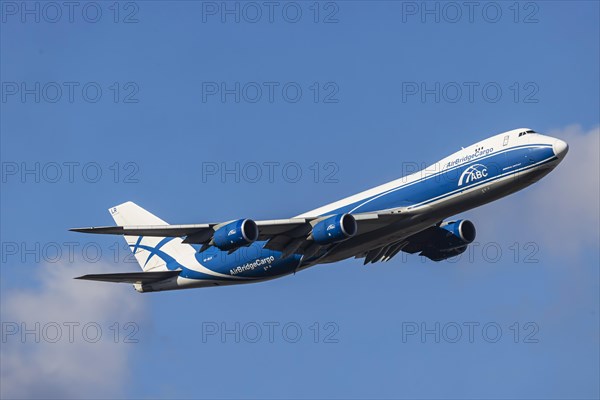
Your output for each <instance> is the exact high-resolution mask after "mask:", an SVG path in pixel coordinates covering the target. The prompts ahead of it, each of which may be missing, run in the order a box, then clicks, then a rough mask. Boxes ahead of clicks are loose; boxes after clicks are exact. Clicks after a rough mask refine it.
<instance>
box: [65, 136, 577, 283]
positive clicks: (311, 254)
mask: <svg viewBox="0 0 600 400" xmlns="http://www.w3.org/2000/svg"><path fill="white" fill-rule="evenodd" d="M568 149H569V147H568V145H567V143H565V142H564V141H562V140H560V139H557V138H553V137H550V136H546V135H542V134H540V133H537V132H535V131H533V130H531V129H528V128H523V129H514V130H511V131H508V132H504V133H500V134H498V135H495V136H492V137H490V138H488V139H485V140H482V141H480V142H477V143H475V144H473V145H471V146H469V147H466V148H462V149H461V150H460V151H458V152H456V153H454V154H452V155H450V156H448V157H446V158H444V159H442V160H441V161H439V162H437V163H435V164H433V165H432V166H429V167H427V168H425V169H423V170H422V171H419V172H416V173H413V174H410V175H408V176H405V177H403V178H400V179H397V180H394V181H392V182H389V183H386V184H383V185H380V186H377V187H375V188H372V189H369V190H366V191H363V192H360V193H358V194H355V195H353V196H350V197H346V198H344V199H342V200H339V201H336V202H334V203H331V204H327V205H325V206H322V207H319V208H317V209H314V210H312V211H308V212H305V213H303V214H300V215H297V216H295V217H293V218H289V219H276V220H265V221H254V220H252V219H249V218H242V219H238V220H233V221H226V222H220V223H200V224H189V225H169V224H167V223H166V222H165V221H163V220H162V219H160V218H158V217H157V216H155V215H153V214H151V213H150V212H148V211H146V210H145V209H143V208H142V207H140V206H138V205H136V204H134V203H132V202H130V201H129V202H126V203H123V204H120V205H118V206H115V207H111V208H110V209H109V212H110V214H111V216H112V218H113V219H114V221H115V222H116V223H117V226H104V227H91V228H74V229H71V231H75V232H84V233H96V234H116V235H123V236H124V238H125V240H126V241H127V244H128V245H129V247H130V249H131V251H132V252H133V254H134V256H135V258H136V260H137V261H138V263H139V264H140V266H141V268H142V271H143V272H129V273H113V274H92V275H84V276H80V277H77V278H75V279H84V280H92V281H107V282H123V283H129V284H133V286H134V289H135V290H136V291H138V292H156V291H164V290H175V289H187V288H199V287H212V286H225V285H236V284H246V283H253V282H262V281H266V280H270V279H274V278H279V277H283V276H285V275H289V274H295V273H296V272H299V271H302V270H304V269H306V268H309V267H312V266H314V265H317V264H324V263H333V262H337V261H340V260H344V259H347V258H351V257H355V258H363V259H364V264H368V263H375V262H385V261H389V260H391V259H392V258H393V257H394V256H395V255H396V254H398V253H399V252H400V251H403V252H406V253H409V254H415V253H418V254H419V255H420V256H423V257H427V258H428V259H430V260H432V261H441V260H445V259H448V258H450V257H455V256H457V255H459V254H461V253H463V252H464V251H465V250H466V249H467V247H468V245H469V244H470V243H472V242H473V241H474V240H475V234H476V231H475V225H474V224H473V223H472V222H471V221H469V220H467V219H459V220H450V221H445V220H446V219H447V218H450V217H452V216H453V215H456V214H459V213H462V212H464V211H467V210H470V209H472V208H475V207H478V206H481V205H483V204H486V203H489V202H492V201H494V200H497V199H500V198H502V197H505V196H507V195H509V194H511V193H514V192H516V191H518V190H521V189H523V188H525V187H527V186H529V185H531V184H533V183H534V182H537V181H538V180H540V179H541V178H542V177H544V176H545V175H547V174H548V173H549V172H550V171H552V170H553V169H554V168H555V167H556V166H557V165H558V164H559V163H560V162H561V161H562V160H563V158H564V157H565V155H566V154H567V152H568Z"/></svg>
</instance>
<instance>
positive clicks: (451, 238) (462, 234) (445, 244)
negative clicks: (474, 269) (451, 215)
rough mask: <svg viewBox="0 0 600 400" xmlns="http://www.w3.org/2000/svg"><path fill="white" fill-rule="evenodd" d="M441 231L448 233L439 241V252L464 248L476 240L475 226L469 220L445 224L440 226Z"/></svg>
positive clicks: (437, 246)
mask: <svg viewBox="0 0 600 400" xmlns="http://www.w3.org/2000/svg"><path fill="white" fill-rule="evenodd" d="M440 228H441V229H444V230H446V231H448V234H446V235H444V238H441V239H438V243H436V244H435V247H436V248H438V249H439V250H451V249H456V248H458V247H463V246H465V245H467V244H469V243H471V242H473V240H475V235H476V230H475V225H473V223H472V222H471V221H469V220H468V219H459V220H458V221H450V222H445V223H443V224H442V225H440Z"/></svg>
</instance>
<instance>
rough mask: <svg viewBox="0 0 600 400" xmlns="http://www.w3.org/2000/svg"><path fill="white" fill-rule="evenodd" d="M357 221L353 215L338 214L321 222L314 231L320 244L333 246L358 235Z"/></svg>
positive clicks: (314, 235) (315, 239)
mask: <svg viewBox="0 0 600 400" xmlns="http://www.w3.org/2000/svg"><path fill="white" fill-rule="evenodd" d="M356 230H357V226H356V220H355V219H354V217H353V216H352V215H351V214H338V215H333V216H331V217H329V218H326V219H324V220H322V221H319V222H318V223H317V224H316V225H315V226H314V227H313V230H312V238H313V240H314V241H315V242H316V243H318V244H331V243H336V242H341V241H343V240H346V239H349V238H351V237H352V236H354V235H355V234H356Z"/></svg>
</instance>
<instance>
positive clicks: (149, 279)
mask: <svg viewBox="0 0 600 400" xmlns="http://www.w3.org/2000/svg"><path fill="white" fill-rule="evenodd" d="M179 272H180V271H160V272H125V273H118V274H92V275H83V276H78V277H77V278H75V279H85V280H88V281H103V282H119V283H142V284H144V283H153V282H158V281H162V280H164V279H168V278H171V277H173V276H177V275H179Z"/></svg>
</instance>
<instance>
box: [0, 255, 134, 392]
mask: <svg viewBox="0 0 600 400" xmlns="http://www.w3.org/2000/svg"><path fill="white" fill-rule="evenodd" d="M82 264H83V265H85V264H84V263H82ZM112 270H113V271H114V266H113V268H112ZM108 271H110V268H107V266H101V265H99V264H93V265H90V266H87V267H85V266H84V267H79V266H78V267H77V268H73V267H69V266H65V265H58V264H54V265H46V266H41V267H40V268H39V271H38V274H37V278H39V280H40V286H39V288H36V289H27V290H18V291H17V290H5V291H4V292H3V293H2V308H1V310H2V323H3V327H2V328H3V329H2V330H3V334H4V336H3V337H2V343H1V349H0V358H1V360H2V361H1V366H0V367H1V368H0V369H1V371H0V382H1V385H0V395H1V396H0V397H2V398H86V397H93V398H107V397H113V396H122V395H123V394H122V391H123V389H124V387H125V385H126V383H127V379H128V376H129V365H128V364H129V363H128V361H129V358H130V356H131V353H132V351H133V350H135V347H136V346H139V344H136V343H123V341H124V334H126V333H128V332H132V330H131V329H129V330H128V331H125V330H124V324H125V323H127V322H129V321H132V322H134V323H135V324H137V326H141V325H142V321H143V320H144V319H145V313H144V307H143V303H144V299H142V297H143V295H140V294H139V293H137V292H135V291H134V290H133V288H131V287H127V286H126V285H121V284H111V283H102V282H88V281H77V280H73V277H74V276H77V275H80V274H85V273H102V272H108ZM36 322H39V323H40V329H39V336H40V343H35V336H34V335H33V334H30V335H27V336H26V337H25V338H24V339H25V340H23V338H22V335H21V333H22V332H21V324H22V323H24V324H26V325H25V326H26V327H27V329H33V330H35V323H36ZM70 322H77V323H79V324H80V325H79V326H75V327H73V336H72V337H73V342H72V343H70V342H69V327H68V325H65V323H67V324H68V323H70ZM115 322H117V323H119V329H118V331H119V332H120V335H119V337H118V339H117V343H115V337H114V330H111V326H112V325H113V324H114V323H115ZM15 323H16V324H17V325H16V326H18V329H19V332H18V333H17V334H15V335H7V333H8V332H9V329H12V328H15V325H14V324H15ZM52 323H56V324H58V325H59V326H60V327H61V333H62V336H61V337H60V339H59V340H58V341H56V342H55V343H52V342H50V341H48V340H44V339H45V338H48V339H50V340H56V339H55V337H56V332H57V330H56V328H55V327H54V325H51V324H52ZM86 323H95V324H98V325H97V326H100V328H101V329H102V335H101V338H100V340H98V341H97V342H96V343H92V342H91V341H88V340H86V337H84V334H83V332H82V330H83V329H82V328H83V326H84V325H85V324H86ZM9 325H10V326H9ZM95 326H96V325H93V326H91V325H90V328H89V330H88V331H87V333H88V335H87V339H92V340H93V339H94V336H95V335H96V332H97V331H96V329H95ZM45 327H46V328H47V330H46V331H45V332H44V328H45ZM139 337H140V334H139V333H138V334H137V338H138V339H139Z"/></svg>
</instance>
